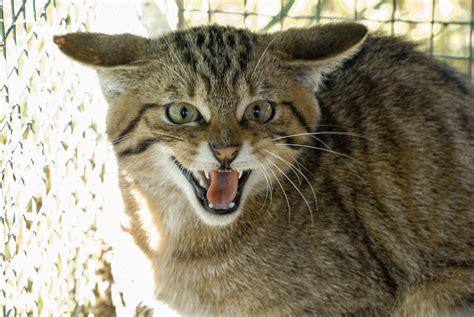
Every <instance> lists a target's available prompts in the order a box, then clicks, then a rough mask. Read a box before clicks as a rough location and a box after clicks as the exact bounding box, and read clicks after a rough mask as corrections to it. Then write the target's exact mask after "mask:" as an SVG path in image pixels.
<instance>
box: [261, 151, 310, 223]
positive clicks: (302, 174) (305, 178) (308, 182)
mask: <svg viewBox="0 0 474 317" xmlns="http://www.w3.org/2000/svg"><path fill="white" fill-rule="evenodd" d="M264 151H266V152H267V153H269V154H271V155H273V156H275V157H276V158H278V159H280V160H281V161H283V162H284V163H285V164H291V163H290V162H288V161H287V160H285V159H283V158H282V157H280V156H278V155H276V154H274V153H272V152H270V151H267V150H264ZM293 160H295V162H297V164H298V161H297V160H296V159H295V158H294V157H293ZM291 165H292V166H294V165H293V164H291ZM298 165H299V166H301V167H302V168H304V169H305V170H306V171H307V172H308V173H309V174H311V173H310V172H309V171H308V169H306V167H304V166H303V165H301V164H298ZM294 167H295V166H294ZM295 169H296V171H298V172H299V173H300V175H301V176H302V177H303V179H304V180H305V181H306V183H307V184H308V185H309V187H310V189H311V193H312V194H313V199H314V204H315V206H316V211H318V210H319V207H318V198H317V196H316V192H315V191H314V188H313V185H312V184H311V182H310V181H309V179H308V178H307V177H306V176H305V175H304V173H303V172H301V170H300V169H298V168H297V167H295ZM310 214H311V223H314V221H313V213H312V212H311V209H310Z"/></svg>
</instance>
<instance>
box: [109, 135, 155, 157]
mask: <svg viewBox="0 0 474 317" xmlns="http://www.w3.org/2000/svg"><path fill="white" fill-rule="evenodd" d="M158 141H159V139H158V138H156V137H154V138H149V139H145V140H143V141H140V142H139V143H138V145H137V146H136V147H134V148H130V149H126V150H124V151H122V152H119V153H118V156H120V157H123V156H129V155H136V154H140V153H142V152H145V151H146V150H147V149H148V148H149V147H150V145H152V144H155V143H156V142H158Z"/></svg>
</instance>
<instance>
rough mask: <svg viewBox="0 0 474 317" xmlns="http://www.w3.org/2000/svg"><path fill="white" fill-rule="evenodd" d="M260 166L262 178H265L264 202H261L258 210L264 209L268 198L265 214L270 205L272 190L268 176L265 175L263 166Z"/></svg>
mask: <svg viewBox="0 0 474 317" xmlns="http://www.w3.org/2000/svg"><path fill="white" fill-rule="evenodd" d="M259 165H260V168H261V170H262V174H263V177H265V185H266V186H265V189H266V190H265V200H264V201H263V203H262V205H261V206H260V210H262V209H263V207H265V204H266V202H267V198H268V197H270V199H269V204H268V208H267V209H266V210H265V212H267V211H268V210H269V209H270V207H271V205H272V191H273V188H272V187H271V182H270V179H269V176H268V175H267V173H266V169H265V167H264V166H263V164H259Z"/></svg>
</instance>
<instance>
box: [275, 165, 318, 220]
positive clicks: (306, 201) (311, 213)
mask: <svg viewBox="0 0 474 317" xmlns="http://www.w3.org/2000/svg"><path fill="white" fill-rule="evenodd" d="M268 162H269V163H270V164H272V165H273V166H274V167H275V168H276V169H277V170H279V171H280V173H282V174H283V176H285V178H286V179H287V180H288V181H289V182H290V183H291V185H293V187H294V188H295V189H296V191H297V192H298V193H299V194H300V196H301V198H303V201H304V202H305V204H306V207H308V210H309V213H310V215H311V221H312V220H313V209H312V208H311V205H310V204H309V202H308V200H307V199H306V197H305V196H304V195H303V193H302V192H301V190H300V189H299V188H298V186H296V184H295V183H294V182H293V181H292V180H291V178H289V177H288V175H286V174H285V172H283V171H282V170H281V168H279V167H278V165H277V164H275V163H273V162H272V161H268Z"/></svg>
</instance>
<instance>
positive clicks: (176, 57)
mask: <svg viewBox="0 0 474 317" xmlns="http://www.w3.org/2000/svg"><path fill="white" fill-rule="evenodd" d="M162 39H163V40H164V41H165V43H166V45H167V46H168V48H169V49H170V52H171V54H173V56H174V58H175V59H176V61H177V62H178V64H179V66H180V68H181V70H182V71H183V73H184V75H185V76H186V78H187V79H188V80H190V76H189V73H188V72H187V71H186V68H185V67H184V65H183V63H181V60H180V59H179V57H178V55H176V52H175V51H174V49H173V48H172V47H171V45H170V43H169V42H168V40H167V39H166V37H165V36H164V37H162Z"/></svg>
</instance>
